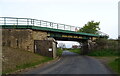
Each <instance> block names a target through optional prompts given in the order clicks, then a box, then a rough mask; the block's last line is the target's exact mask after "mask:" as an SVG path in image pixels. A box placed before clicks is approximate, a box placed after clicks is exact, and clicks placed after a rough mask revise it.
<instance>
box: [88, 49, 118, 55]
mask: <svg viewBox="0 0 120 76" xmlns="http://www.w3.org/2000/svg"><path fill="white" fill-rule="evenodd" d="M88 55H89V56H118V51H115V50H114V49H100V50H95V51H93V52H91V53H89V54H88Z"/></svg>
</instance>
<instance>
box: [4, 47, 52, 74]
mask: <svg viewBox="0 0 120 76" xmlns="http://www.w3.org/2000/svg"><path fill="white" fill-rule="evenodd" d="M2 51H3V59H2V74H8V73H11V72H14V71H16V70H20V69H24V68H28V67H34V66H35V65H38V64H41V63H44V62H47V61H50V60H52V58H49V57H45V56H40V55H38V54H34V53H31V52H28V51H25V50H22V49H14V48H10V47H3V49H2Z"/></svg>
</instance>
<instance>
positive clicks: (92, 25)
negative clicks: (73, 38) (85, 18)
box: [78, 21, 100, 34]
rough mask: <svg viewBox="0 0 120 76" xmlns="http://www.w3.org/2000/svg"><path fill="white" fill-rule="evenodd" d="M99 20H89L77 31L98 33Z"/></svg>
mask: <svg viewBox="0 0 120 76" xmlns="http://www.w3.org/2000/svg"><path fill="white" fill-rule="evenodd" d="M99 24H100V22H94V21H89V22H88V23H87V24H85V25H84V26H83V28H81V29H80V30H79V31H78V32H84V33H91V34H98V31H99V30H100V28H99Z"/></svg>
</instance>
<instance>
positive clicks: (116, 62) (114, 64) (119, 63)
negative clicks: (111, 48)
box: [108, 58, 120, 74]
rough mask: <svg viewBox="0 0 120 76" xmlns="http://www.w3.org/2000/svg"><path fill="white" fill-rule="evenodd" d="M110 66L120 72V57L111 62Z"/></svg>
mask: <svg viewBox="0 0 120 76" xmlns="http://www.w3.org/2000/svg"><path fill="white" fill-rule="evenodd" d="M108 66H110V67H111V68H112V69H113V70H114V71H115V72H117V73H119V74H120V68H119V66H120V58H116V59H115V60H113V61H111V62H109V63H108Z"/></svg>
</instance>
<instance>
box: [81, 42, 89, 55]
mask: <svg viewBox="0 0 120 76" xmlns="http://www.w3.org/2000/svg"><path fill="white" fill-rule="evenodd" d="M89 52H90V49H89V45H88V41H87V40H85V41H82V43H81V55H85V54H88V53H89Z"/></svg>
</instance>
